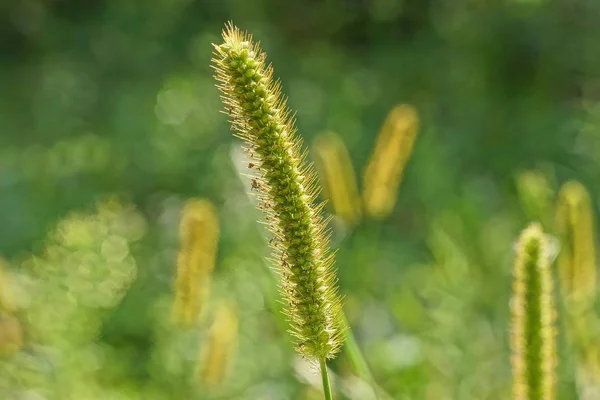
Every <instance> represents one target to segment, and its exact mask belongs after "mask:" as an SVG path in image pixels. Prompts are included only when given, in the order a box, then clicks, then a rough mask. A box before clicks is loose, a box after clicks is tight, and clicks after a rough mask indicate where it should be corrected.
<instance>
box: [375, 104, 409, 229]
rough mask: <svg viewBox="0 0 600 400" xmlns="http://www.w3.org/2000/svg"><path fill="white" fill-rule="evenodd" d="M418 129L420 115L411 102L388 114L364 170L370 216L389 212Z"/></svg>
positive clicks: (381, 216) (383, 216) (393, 203)
mask: <svg viewBox="0 0 600 400" xmlns="http://www.w3.org/2000/svg"><path fill="white" fill-rule="evenodd" d="M418 130H419V116H418V114H417V110H416V109H415V108H414V107H412V106H410V105H407V104H402V105H398V106H396V107H394V108H393V109H392V111H390V113H389V115H388V116H387V118H386V120H385V123H384V124H383V127H382V128H381V132H380V133H379V137H378V138H377V143H376V144H375V149H374V150H373V154H372V155H371V159H370V160H369V163H368V164H367V167H366V169H365V172H364V182H363V201H364V205H365V210H366V212H367V214H369V215H370V216H371V217H373V218H378V219H383V218H386V217H387V216H388V215H389V214H390V213H391V212H392V209H393V208H394V205H395V204H396V199H397V196H398V188H399V187H400V183H401V182H402V176H403V173H404V167H405V166H406V163H407V162H408V159H409V158H410V155H411V153H412V149H413V145H414V142H415V139H416V137H417V132H418Z"/></svg>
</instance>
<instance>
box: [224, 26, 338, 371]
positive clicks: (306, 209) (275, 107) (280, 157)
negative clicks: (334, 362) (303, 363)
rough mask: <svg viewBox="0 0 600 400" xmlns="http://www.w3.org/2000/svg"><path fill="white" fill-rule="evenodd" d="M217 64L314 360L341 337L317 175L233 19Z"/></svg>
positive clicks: (299, 343) (301, 348) (298, 333)
mask: <svg viewBox="0 0 600 400" xmlns="http://www.w3.org/2000/svg"><path fill="white" fill-rule="evenodd" d="M214 48H215V52H214V58H213V67H214V69H215V71H216V75H215V76H216V79H217V80H218V81H219V83H220V85H219V88H220V89H221V91H222V92H223V94H224V95H223V101H224V103H225V105H226V108H227V112H228V114H229V116H230V117H231V124H232V128H233V130H234V131H235V132H236V135H237V136H238V137H240V138H242V139H243V140H244V141H245V142H246V144H247V148H246V151H247V152H248V153H249V155H250V156H251V157H252V159H253V161H252V162H251V163H250V164H249V165H248V167H249V168H250V169H251V170H252V171H254V173H255V175H254V177H252V191H253V192H254V193H256V195H257V197H258V199H259V203H258V204H259V207H260V208H261V210H262V211H263V212H264V214H265V222H266V224H267V226H268V227H269V229H270V231H271V232H272V233H273V238H272V239H271V244H272V247H273V257H272V258H273V262H274V264H275V267H276V269H277V270H278V271H279V272H280V275H281V285H280V287H281V292H282V294H283V295H284V297H285V298H286V299H287V311H286V312H287V315H288V317H289V320H290V324H291V329H290V331H291V333H292V335H293V336H294V337H295V338H296V349H297V351H298V352H299V353H300V354H302V355H303V356H305V357H306V358H307V359H309V360H311V361H312V362H313V363H314V364H317V363H319V362H320V360H325V359H328V358H332V357H334V355H335V354H336V353H337V352H338V351H339V349H340V347H341V343H342V337H341V330H342V329H341V326H342V325H341V306H340V303H341V301H340V299H339V295H338V291H337V282H336V276H335V271H334V268H333V256H332V254H330V253H329V246H328V241H329V232H328V230H327V228H326V223H327V221H326V220H324V219H323V217H322V215H321V211H322V208H323V205H322V204H320V205H315V204H314V201H315V199H316V197H317V195H318V190H317V186H316V182H315V181H316V179H315V178H316V176H315V174H314V172H313V169H312V167H311V166H310V165H308V164H307V163H306V161H305V158H306V152H305V151H304V150H303V146H302V141H301V139H300V138H299V137H298V136H297V135H296V129H295V127H294V119H293V117H292V115H291V112H290V110H289V109H288V108H287V106H286V101H285V99H284V98H283V96H282V94H281V85H280V83H279V82H278V81H276V80H274V79H273V69H272V68H271V66H268V65H267V64H266V54H265V53H263V52H262V51H261V49H260V48H259V46H258V45H257V44H255V43H253V41H252V37H251V36H250V35H248V34H246V33H243V32H241V31H240V30H239V29H238V28H236V27H234V26H233V25H232V24H228V25H227V26H226V28H225V29H224V31H223V43H222V44H221V45H214Z"/></svg>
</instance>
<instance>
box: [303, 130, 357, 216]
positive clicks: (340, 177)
mask: <svg viewBox="0 0 600 400" xmlns="http://www.w3.org/2000/svg"><path fill="white" fill-rule="evenodd" d="M313 152H314V154H315V161H316V166H317V170H318V172H319V176H320V178H321V179H320V181H321V184H322V185H323V191H324V194H325V196H326V197H327V198H328V199H329V200H330V201H331V204H332V206H333V211H334V213H335V215H337V216H338V217H340V218H342V219H343V220H344V221H346V222H347V223H348V224H351V225H353V224H356V223H357V222H358V221H359V220H360V217H361V201H360V196H359V194H358V187H357V184H356V174H355V172H354V167H353V166H352V161H351V160H350V155H349V154H348V149H346V146H345V145H344V142H343V141H342V140H341V139H340V137H339V136H338V135H336V134H335V133H333V132H324V133H322V134H320V135H319V136H317V138H316V139H315V140H314V142H313Z"/></svg>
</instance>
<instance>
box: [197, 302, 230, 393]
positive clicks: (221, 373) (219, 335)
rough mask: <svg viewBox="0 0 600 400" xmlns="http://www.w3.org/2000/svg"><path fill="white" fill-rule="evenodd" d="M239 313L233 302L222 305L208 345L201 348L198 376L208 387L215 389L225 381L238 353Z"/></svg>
mask: <svg viewBox="0 0 600 400" xmlns="http://www.w3.org/2000/svg"><path fill="white" fill-rule="evenodd" d="M238 325H239V322H238V312H237V307H236V306H235V304H234V303H232V302H224V303H220V304H219V305H218V307H217V309H216V311H215V317H214V321H213V324H212V326H211V328H210V333H209V338H208V345H207V346H203V347H202V348H201V352H200V356H199V357H198V363H197V368H196V370H197V372H196V375H197V377H198V378H199V380H200V381H201V382H203V383H204V384H205V385H206V386H208V387H211V388H214V387H217V386H218V385H220V384H221V383H222V382H223V381H225V379H226V377H227V375H228V372H229V370H230V369H231V368H232V366H233V364H234V362H235V357H236V351H237V341H238Z"/></svg>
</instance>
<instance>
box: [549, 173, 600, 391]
mask: <svg viewBox="0 0 600 400" xmlns="http://www.w3.org/2000/svg"><path fill="white" fill-rule="evenodd" d="M593 217H594V216H593V211H592V204H591V199H590V196H589V194H588V192H587V190H586V188H585V187H584V186H583V185H582V184H581V183H579V182H575V181H570V182H567V183H565V184H564V185H563V186H562V188H561V190H560V192H559V196H558V204H557V210H556V230H557V233H558V235H559V238H560V241H561V253H560V254H559V257H558V271H559V278H560V288H561V294H562V297H563V300H564V307H565V311H566V313H567V315H566V316H565V336H566V339H567V341H568V343H569V345H570V346H571V348H572V349H573V350H574V351H575V353H576V357H575V358H576V360H575V361H576V364H577V371H576V380H577V388H578V392H579V395H580V396H581V398H588V397H589V396H587V395H586V393H587V392H589V391H590V390H591V391H595V393H600V373H599V372H600V358H599V357H598V354H599V346H598V326H599V325H600V321H599V319H598V316H597V314H596V313H595V312H594V304H595V301H596V291H597V284H596V250H595V233H594V225H593Z"/></svg>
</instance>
